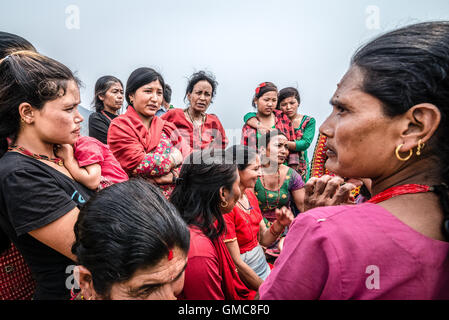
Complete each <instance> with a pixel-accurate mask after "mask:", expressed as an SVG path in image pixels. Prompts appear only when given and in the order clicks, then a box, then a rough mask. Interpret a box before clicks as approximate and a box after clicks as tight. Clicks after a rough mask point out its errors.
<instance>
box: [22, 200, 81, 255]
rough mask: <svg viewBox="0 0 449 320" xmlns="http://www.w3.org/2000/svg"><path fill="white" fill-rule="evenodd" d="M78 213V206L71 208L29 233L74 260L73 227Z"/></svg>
mask: <svg viewBox="0 0 449 320" xmlns="http://www.w3.org/2000/svg"><path fill="white" fill-rule="evenodd" d="M78 214H79V210H78V208H73V209H72V210H70V211H69V212H67V213H66V214H65V215H64V216H62V217H60V218H59V219H57V220H55V221H53V222H52V223H50V224H48V225H46V226H44V227H41V228H39V229H36V230H33V231H31V232H29V234H30V235H31V236H32V237H33V238H35V239H36V240H38V241H40V242H42V243H43V244H45V245H47V246H48V247H50V248H52V249H54V250H56V251H58V252H59V253H61V254H63V255H64V256H66V257H67V258H69V259H71V260H73V261H75V262H76V256H75V255H74V254H73V253H72V245H73V243H74V242H75V233H74V231H73V227H74V226H75V223H76V220H77V219H78Z"/></svg>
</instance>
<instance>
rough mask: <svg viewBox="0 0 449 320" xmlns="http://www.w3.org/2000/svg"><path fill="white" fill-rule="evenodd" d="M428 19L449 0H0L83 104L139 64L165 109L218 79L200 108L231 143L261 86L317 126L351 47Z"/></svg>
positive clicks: (12, 23)
mask: <svg viewBox="0 0 449 320" xmlns="http://www.w3.org/2000/svg"><path fill="white" fill-rule="evenodd" d="M427 20H449V1H447V0H428V1H409V0H388V1H387V0H371V1H366V0H339V1H335V0H317V1H310V0H307V1H306V0H278V1H274V0H226V1H224V0H220V1H218V0H215V1H212V0H184V1H181V0H178V1H174V0H164V1H152V0H127V1H118V0H89V1H87V0H73V1H66V0H15V1H5V0H2V5H1V11H0V30H2V31H7V32H11V33H16V34H18V35H21V36H23V37H24V38H26V39H28V40H29V41H30V42H32V43H33V44H34V45H35V47H36V48H37V49H38V50H39V51H40V52H41V53H43V54H45V55H48V56H50V57H52V58H55V59H56V60H59V61H61V62H63V63H64V64H66V65H67V66H69V67H70V68H71V69H72V70H74V71H75V72H77V75H78V76H79V77H80V79H81V80H82V81H83V83H84V87H83V88H82V89H81V98H82V105H83V106H84V107H90V103H91V101H92V98H93V90H94V89H93V87H94V84H95V81H96V79H98V78H99V77H100V76H103V75H106V74H111V75H114V76H116V77H118V78H120V79H121V80H122V82H123V83H124V84H126V81H127V78H128V76H129V74H130V73H131V72H132V71H133V70H134V69H135V68H137V67H141V66H148V67H153V68H155V69H156V70H158V71H160V72H161V73H162V75H163V77H164V79H165V81H166V82H167V83H169V84H170V85H171V87H172V89H173V96H172V104H174V105H175V106H177V107H184V106H185V104H184V102H183V98H184V94H185V88H186V84H187V77H188V76H189V75H191V74H192V73H193V72H195V71H199V70H203V69H204V70H208V71H210V72H212V73H214V74H215V76H216V78H217V81H218V82H219V86H218V91H217V96H216V98H215V101H214V103H213V104H212V105H211V107H210V108H209V110H208V111H209V112H211V113H215V114H217V115H218V117H219V118H220V120H221V121H222V123H223V125H224V127H225V128H226V130H227V132H228V135H229V136H230V138H231V140H232V139H233V137H235V138H234V139H235V140H234V141H233V142H237V143H238V142H239V140H240V131H241V128H242V125H243V120H242V118H243V115H244V114H245V113H246V112H249V111H252V110H253V109H252V107H251V99H252V97H253V93H254V89H255V88H256V86H257V85H258V84H259V83H260V82H264V81H271V82H274V83H275V84H276V85H277V86H278V87H279V88H280V89H281V88H283V87H286V86H294V87H297V88H298V89H299V91H300V93H301V97H302V103H301V106H300V112H301V113H303V114H307V115H310V116H313V117H315V118H316V120H317V129H318V126H319V125H320V124H321V123H322V122H323V121H324V120H325V119H326V116H327V114H328V113H329V112H330V106H329V103H328V102H329V99H330V97H331V96H332V94H333V92H334V90H335V88H336V84H337V83H338V81H339V79H340V78H341V77H342V76H343V74H344V73H345V71H346V69H347V67H348V65H349V60H350V58H351V55H352V54H353V53H354V51H355V50H356V49H357V48H358V47H359V46H361V45H362V44H363V43H365V42H366V41H368V40H369V39H371V38H373V37H374V36H376V35H378V34H380V33H383V32H385V31H389V30H391V29H394V28H397V27H400V26H404V25H407V24H411V23H416V22H420V21H427ZM86 121H87V119H86ZM315 138H316V136H315ZM314 145H315V143H313V144H312V146H311V148H313V147H314Z"/></svg>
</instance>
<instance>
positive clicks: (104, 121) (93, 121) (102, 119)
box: [89, 110, 117, 144]
mask: <svg viewBox="0 0 449 320" xmlns="http://www.w3.org/2000/svg"><path fill="white" fill-rule="evenodd" d="M103 112H104V113H105V114H106V115H107V117H106V116H105V115H104V114H103V113H101V112H93V113H91V115H90V116H89V137H92V138H95V139H97V140H99V141H101V142H102V143H104V144H107V143H108V141H107V140H108V130H109V125H110V124H111V120H114V118H116V117H117V115H116V114H113V113H110V112H107V111H104V110H103Z"/></svg>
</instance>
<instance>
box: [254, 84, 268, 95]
mask: <svg viewBox="0 0 449 320" xmlns="http://www.w3.org/2000/svg"><path fill="white" fill-rule="evenodd" d="M266 85H267V83H266V82H262V83H261V84H259V86H258V87H257V88H256V94H259V92H260V89H261V88H263V87H265V86H266Z"/></svg>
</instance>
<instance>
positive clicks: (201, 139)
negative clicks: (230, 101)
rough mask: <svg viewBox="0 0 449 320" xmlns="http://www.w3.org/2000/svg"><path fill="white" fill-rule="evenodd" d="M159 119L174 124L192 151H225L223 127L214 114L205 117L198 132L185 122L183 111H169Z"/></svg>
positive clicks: (226, 139)
mask: <svg viewBox="0 0 449 320" xmlns="http://www.w3.org/2000/svg"><path fill="white" fill-rule="evenodd" d="M161 118H162V119H163V120H166V121H168V122H171V123H172V124H174V125H175V126H176V128H177V129H178V131H179V133H180V134H181V135H182V136H183V137H184V139H185V141H186V142H187V143H188V144H190V148H192V149H193V150H200V149H206V148H217V149H225V148H226V146H227V144H228V138H227V137H226V133H225V130H224V128H223V125H222V124H221V122H220V120H219V119H218V117H217V116H216V115H214V114H207V115H206V119H205V120H204V123H203V124H202V126H201V129H200V130H199V129H198V128H194V126H193V124H192V122H190V121H189V120H187V118H186V116H185V114H184V110H183V109H178V108H177V109H171V110H169V111H168V112H167V113H165V114H164V115H163V116H162V117H161ZM200 131H201V136H200Z"/></svg>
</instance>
